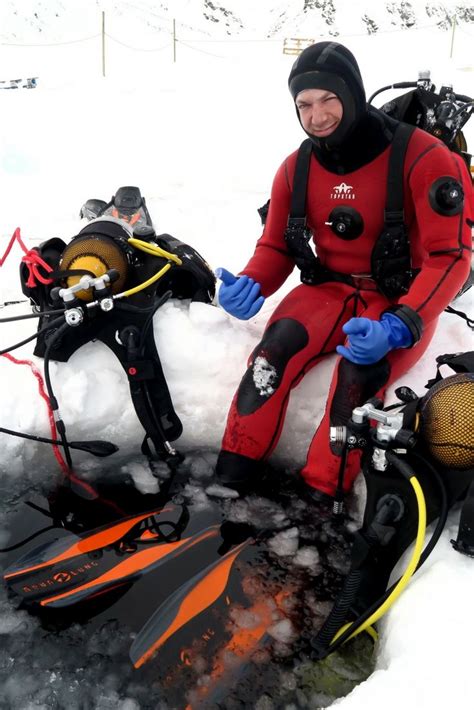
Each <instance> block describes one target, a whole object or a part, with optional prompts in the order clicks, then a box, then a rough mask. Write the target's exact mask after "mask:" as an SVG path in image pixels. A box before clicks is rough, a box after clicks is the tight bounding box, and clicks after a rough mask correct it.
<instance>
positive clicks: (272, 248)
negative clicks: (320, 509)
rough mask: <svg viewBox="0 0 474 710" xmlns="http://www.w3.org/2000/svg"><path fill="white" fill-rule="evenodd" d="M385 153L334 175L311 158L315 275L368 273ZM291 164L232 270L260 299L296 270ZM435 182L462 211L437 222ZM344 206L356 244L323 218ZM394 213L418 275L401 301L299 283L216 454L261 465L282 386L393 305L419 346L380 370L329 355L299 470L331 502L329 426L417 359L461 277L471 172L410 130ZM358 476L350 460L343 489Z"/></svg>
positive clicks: (363, 290) (275, 321)
mask: <svg viewBox="0 0 474 710" xmlns="http://www.w3.org/2000/svg"><path fill="white" fill-rule="evenodd" d="M389 154H390V146H389V147H387V148H386V149H385V150H383V152H381V153H380V154H379V155H378V156H377V157H376V158H375V159H373V160H372V161H371V162H369V163H368V164H366V165H363V166H362V167H360V168H358V169H357V170H354V171H353V172H349V173H346V174H344V175H342V176H341V175H337V174H335V173H334V172H330V171H329V170H327V169H325V168H324V167H323V166H322V165H321V164H320V163H319V162H318V160H317V159H316V157H315V156H314V155H313V156H312V158H311V165H310V173H309V178H308V189H307V207H306V211H307V223H308V225H309V227H310V228H311V230H312V232H313V240H314V244H315V247H316V252H317V255H318V257H319V259H320V261H321V263H322V265H323V266H324V267H326V268H328V269H331V270H332V271H334V272H338V273H340V274H352V275H361V274H365V275H367V274H369V275H370V272H371V261H370V257H371V252H372V249H373V246H374V243H375V241H376V239H377V237H378V236H379V234H380V232H381V231H382V229H383V226H384V206H385V202H386V183H387V169H388V158H389ZM296 156H297V151H296V152H295V153H293V154H292V155H290V156H289V157H288V158H287V159H286V160H285V161H284V163H283V164H282V165H281V167H280V168H279V170H278V172H277V174H276V176H275V179H274V182H273V188H272V193H271V201H270V209H269V213H268V218H267V221H266V225H265V229H264V232H263V235H262V237H261V238H260V240H259V241H258V242H257V246H256V249H255V253H254V255H253V256H252V258H251V259H250V261H249V263H248V264H247V266H246V267H245V268H244V269H243V270H242V272H241V273H242V274H246V275H248V276H250V277H251V278H253V279H254V280H255V281H256V282H258V283H259V284H260V286H261V292H262V294H263V295H264V296H270V295H271V294H273V293H274V292H275V291H276V290H277V289H278V288H279V287H280V286H281V285H282V284H283V282H284V281H285V280H286V278H287V277H288V275H289V274H290V273H291V271H292V270H293V268H294V260H293V258H292V257H291V256H290V255H289V254H288V250H287V246H286V243H285V240H284V233H285V228H286V225H287V221H288V214H289V209H290V201H291V193H292V184H293V176H294V171H295V163H296ZM440 177H449V178H453V179H455V180H456V181H458V182H459V183H461V184H462V185H463V188H464V193H465V203H464V208H463V209H462V210H461V212H460V213H458V214H455V215H453V216H447V215H443V214H441V213H440V212H439V211H437V210H435V209H434V208H433V199H432V198H431V200H430V190H432V186H433V184H434V183H435V181H436V180H438V179H439V178H440ZM342 205H345V206H350V207H351V208H353V209H355V210H357V212H358V213H359V214H360V216H361V217H362V219H363V223H364V229H363V232H362V234H361V235H360V236H359V237H357V238H355V239H350V240H348V239H343V238H341V237H339V236H337V235H336V234H335V233H334V232H333V231H332V230H331V228H330V226H329V225H328V224H326V223H327V222H328V219H329V214H330V213H331V211H332V210H333V209H334V208H335V207H337V206H342ZM404 208H405V222H406V224H407V227H408V230H409V236H410V243H411V254H412V263H413V267H414V268H416V269H420V271H419V273H418V275H417V276H416V278H415V279H414V281H413V282H412V284H411V286H410V288H409V291H408V293H405V294H404V295H403V296H402V297H400V298H398V299H395V300H392V301H389V300H388V299H387V298H386V297H385V296H384V295H382V294H381V293H380V292H379V291H378V290H377V287H376V284H375V282H373V281H372V280H371V279H367V278H363V277H361V278H357V279H356V284H355V285H347V284H345V283H340V282H334V281H330V282H326V283H323V284H321V285H317V286H308V285H304V284H301V285H299V286H297V287H296V288H295V289H294V290H293V291H291V292H290V293H289V294H288V295H287V296H286V297H285V298H284V299H283V300H282V302H281V303H280V304H279V306H278V307H277V308H276V310H275V312H274V313H273V315H272V316H271V318H270V320H269V322H268V324H267V326H266V329H265V333H264V336H263V338H262V341H261V342H260V344H259V345H258V346H257V348H256V349H255V350H254V352H253V353H252V354H251V356H250V359H249V363H248V370H247V372H246V373H245V375H244V377H243V379H242V382H241V385H240V387H239V389H238V391H237V392H236V394H235V396H234V399H233V401H232V405H231V408H230V411H229V415H228V420H227V426H226V430H225V434H224V438H223V442H222V450H223V451H227V452H232V453H235V454H241V455H243V456H245V457H248V458H249V459H252V460H255V461H260V460H262V459H265V458H266V457H268V456H269V455H270V454H271V452H272V450H273V449H274V447H275V446H276V444H277V442H278V438H279V435H280V432H281V429H282V426H283V422H284V417H285V411H286V407H287V404H288V398H289V394H290V391H291V389H292V388H293V387H295V386H296V385H297V384H298V383H299V382H300V380H301V378H302V377H303V376H304V375H305V374H306V373H307V372H308V371H309V370H310V369H311V368H312V367H314V366H315V365H316V364H317V363H318V362H319V360H320V359H321V358H322V357H324V356H325V355H328V354H330V353H334V352H335V348H336V345H340V344H343V343H344V341H345V335H344V333H343V331H342V326H343V325H344V323H346V322H347V321H348V320H349V319H350V318H351V317H358V316H364V317H367V318H371V319H374V320H376V319H378V318H379V317H380V315H381V314H382V312H383V311H385V310H386V309H387V308H389V307H391V306H394V305H398V304H400V305H403V306H404V307H406V310H407V312H409V313H410V312H412V313H413V314H414V316H415V318H417V320H418V321H419V322H420V324H421V327H422V335H421V338H420V339H419V341H418V342H415V344H414V346H413V347H411V348H407V349H397V350H392V351H391V352H390V353H389V354H388V355H387V357H386V359H385V358H384V359H383V360H382V361H380V363H376V364H374V365H373V366H364V367H363V368H361V367H357V366H354V365H352V363H349V362H348V361H347V360H344V359H338V362H337V365H336V368H335V373H334V377H333V380H332V383H331V388H330V394H329V398H328V403H327V407H326V411H325V414H324V417H323V420H322V422H321V424H320V426H319V428H318V430H317V431H316V433H315V435H314V438H313V440H312V442H311V445H310V448H309V451H308V456H307V461H306V464H305V466H304V468H303V470H302V476H303V477H304V479H305V481H306V482H307V483H308V484H309V485H311V486H313V487H314V488H317V489H319V490H321V491H323V492H326V493H328V494H331V495H332V494H334V492H335V487H336V481H337V477H338V471H339V464H340V456H339V455H338V452H337V451H336V450H335V449H334V448H332V447H331V446H330V443H329V427H330V426H331V425H333V424H344V423H346V421H347V418H348V416H349V415H350V411H351V407H352V406H357V405H359V404H362V403H363V402H364V401H366V400H367V399H369V397H371V396H374V395H377V396H379V397H382V398H383V394H384V392H385V389H386V387H387V386H388V385H390V384H391V383H392V382H393V381H395V380H397V379H398V378H399V377H401V376H402V375H403V373H404V372H406V371H407V370H409V369H410V368H411V367H412V365H413V364H414V363H415V362H416V361H417V360H419V359H420V357H422V355H423V352H424V351H425V349H426V347H427V346H428V344H429V342H430V340H431V338H432V336H433V332H434V330H435V327H436V323H437V318H438V316H439V315H440V313H441V312H442V311H443V310H444V308H445V307H446V306H447V305H448V304H449V303H450V301H451V300H452V299H453V298H454V296H455V295H456V293H457V292H458V291H459V289H460V287H461V286H462V284H463V283H464V282H465V281H466V279H467V277H468V273H469V268H470V260H471V227H470V223H469V220H470V219H472V214H473V209H472V185H471V180H470V176H469V173H468V171H467V168H466V166H465V164H464V162H463V161H462V159H461V158H460V157H458V156H457V155H455V154H453V153H452V152H451V151H450V150H449V149H448V148H447V147H446V146H445V145H444V144H443V143H441V142H440V141H438V140H437V139H436V138H434V137H433V136H431V135H429V134H428V133H425V132H424V131H422V130H419V129H416V130H415V131H414V133H413V134H412V136H411V138H410V142H409V145H408V149H407V153H406V157H405V164H404ZM394 312H395V314H396V310H395V311H394ZM415 340H416V338H415ZM360 372H363V373H365V374H363V375H362V379H364V378H365V382H362V383H361V382H360V377H359V375H360ZM349 405H350V406H349ZM315 415H316V413H315ZM359 469H360V456H359V454H358V452H351V453H350V454H349V458H348V465H347V469H346V476H345V485H344V487H345V489H346V490H348V489H349V488H350V487H351V485H352V483H353V481H354V478H355V476H356V475H357V473H358V471H359Z"/></svg>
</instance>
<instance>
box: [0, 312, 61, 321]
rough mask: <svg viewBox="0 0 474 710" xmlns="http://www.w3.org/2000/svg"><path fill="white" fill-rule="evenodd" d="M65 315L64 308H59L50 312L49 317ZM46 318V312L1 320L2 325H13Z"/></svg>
mask: <svg viewBox="0 0 474 710" xmlns="http://www.w3.org/2000/svg"><path fill="white" fill-rule="evenodd" d="M61 313H64V308H58V309H57V310H55V311H48V316H59V315H60V314H61ZM42 316H44V312H41V313H27V314H26V315H23V316H11V317H10V318H0V323H13V322H14V321H17V320H29V319H30V318H41V317H42Z"/></svg>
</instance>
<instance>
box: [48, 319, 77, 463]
mask: <svg viewBox="0 0 474 710" xmlns="http://www.w3.org/2000/svg"><path fill="white" fill-rule="evenodd" d="M61 320H63V319H61ZM70 327H71V326H70V325H69V324H68V323H63V325H61V326H60V327H59V328H58V330H57V331H56V332H55V333H54V334H53V335H52V337H51V338H50V339H49V340H48V344H47V346H46V350H45V353H44V381H45V384H46V389H47V391H48V396H49V401H50V403H51V407H52V409H53V411H54V412H57V411H58V409H59V406H58V401H57V399H56V397H55V396H54V390H53V385H52V383H51V375H50V372H49V362H50V360H51V351H52V349H53V347H54V344H55V343H56V341H57V340H59V339H60V338H61V336H62V335H63V334H64V333H65V332H66V331H68V330H69V328H70ZM56 428H57V430H58V434H59V437H60V439H61V442H62V445H63V449H64V456H65V458H66V463H67V465H68V466H69V468H70V469H72V458H71V452H70V450H69V443H68V441H67V438H66V427H65V426H64V422H63V421H62V419H56Z"/></svg>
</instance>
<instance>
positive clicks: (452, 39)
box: [449, 15, 456, 59]
mask: <svg viewBox="0 0 474 710" xmlns="http://www.w3.org/2000/svg"><path fill="white" fill-rule="evenodd" d="M455 30H456V15H454V17H453V31H452V34H451V51H450V53H449V58H450V59H452V57H453V49H454V32H455Z"/></svg>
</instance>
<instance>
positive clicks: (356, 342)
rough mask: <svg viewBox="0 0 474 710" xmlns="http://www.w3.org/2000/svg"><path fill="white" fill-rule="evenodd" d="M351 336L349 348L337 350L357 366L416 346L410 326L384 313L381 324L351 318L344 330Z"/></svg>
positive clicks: (369, 363)
mask: <svg viewBox="0 0 474 710" xmlns="http://www.w3.org/2000/svg"><path fill="white" fill-rule="evenodd" d="M342 330H343V331H344V333H346V335H348V336H349V337H348V342H347V345H346V346H344V345H338V346H337V348H336V350H337V352H338V353H339V355H342V356H343V357H345V358H346V360H350V361H351V362H353V363H355V364H356V365H371V364H372V363H374V362H378V361H379V360H381V359H382V358H383V357H384V355H386V354H387V353H388V352H390V350H393V349H394V348H406V347H408V346H409V345H411V344H412V342H413V336H412V334H411V332H410V329H409V328H408V326H407V325H405V323H404V322H403V321H402V320H401V319H400V318H397V316H395V315H393V313H384V314H383V316H382V317H381V318H380V320H370V318H351V319H350V320H349V321H347V323H345V324H344V325H343V327H342Z"/></svg>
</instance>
